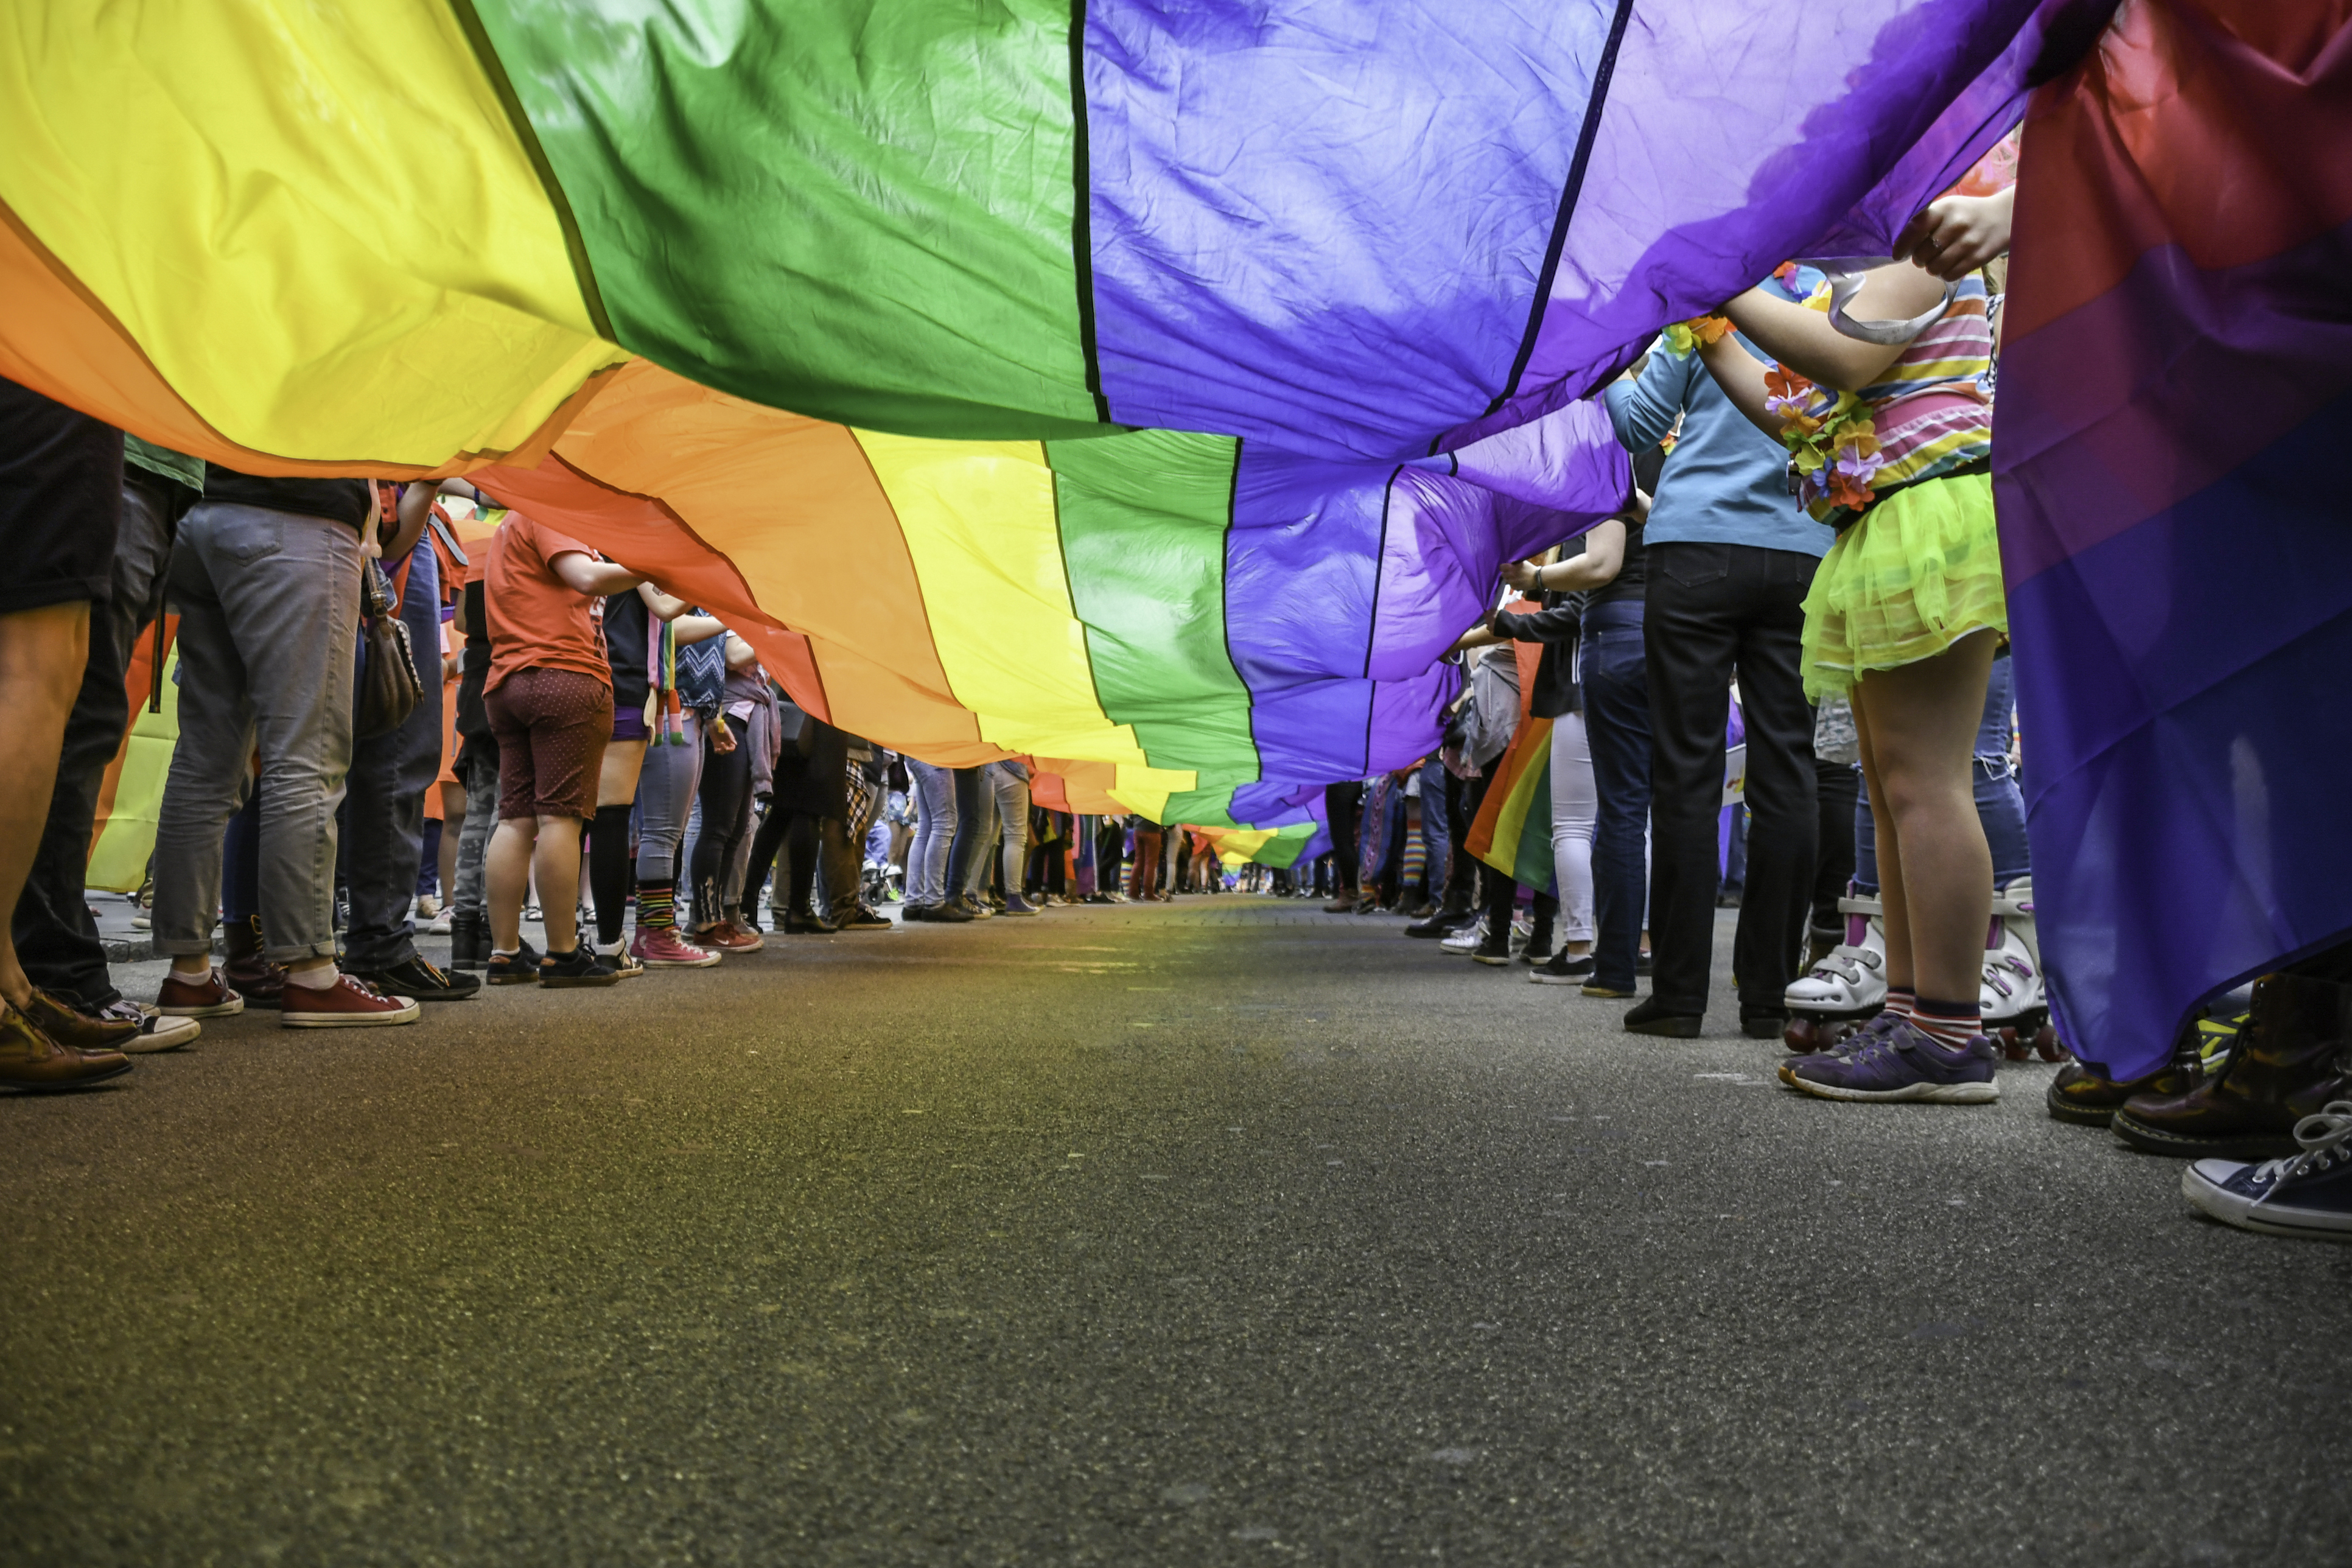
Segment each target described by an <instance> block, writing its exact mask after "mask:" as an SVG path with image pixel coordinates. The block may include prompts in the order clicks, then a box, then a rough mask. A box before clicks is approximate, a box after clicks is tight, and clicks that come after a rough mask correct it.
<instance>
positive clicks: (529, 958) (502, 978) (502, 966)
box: [487, 937, 542, 985]
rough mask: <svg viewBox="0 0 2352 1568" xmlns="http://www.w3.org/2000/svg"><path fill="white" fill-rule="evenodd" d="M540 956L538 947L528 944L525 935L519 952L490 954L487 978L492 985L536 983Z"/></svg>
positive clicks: (537, 981) (528, 939) (527, 938)
mask: <svg viewBox="0 0 2352 1568" xmlns="http://www.w3.org/2000/svg"><path fill="white" fill-rule="evenodd" d="M541 956H542V955H541V952H540V951H539V949H537V948H535V947H533V946H531V945H530V938H529V937H525V938H523V942H522V951H521V952H517V953H512V954H509V953H503V952H494V953H492V954H490V963H489V968H488V974H487V978H488V981H489V983H490V984H493V985H536V984H539V962H540V959H541Z"/></svg>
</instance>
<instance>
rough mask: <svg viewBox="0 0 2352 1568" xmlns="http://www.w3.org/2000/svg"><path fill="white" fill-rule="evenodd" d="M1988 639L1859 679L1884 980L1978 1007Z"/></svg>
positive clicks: (1985, 913) (1986, 888) (1986, 904)
mask: <svg viewBox="0 0 2352 1568" xmlns="http://www.w3.org/2000/svg"><path fill="white" fill-rule="evenodd" d="M1993 643H1994V638H1993V635H1992V634H1991V633H1990V632H1980V633H1978V634H1975V635H1973V636H1970V637H1965V638H1963V639H1962V640H1961V641H1960V642H1958V643H1957V644H1955V645H1954V646H1953V647H1950V648H1948V649H1947V650H1946V651H1945V652H1943V653H1941V654H1938V655H1937V656H1936V657H1935V658H1929V659H1922V660H1920V661H1919V662H1918V663H1916V664H1906V665H1904V666H1902V667H1900V668H1895V669H1878V670H1872V671H1871V672H1870V673H1869V674H1867V675H1865V676H1864V678H1863V679H1861V680H1860V681H1858V682H1857V683H1856V684H1855V686H1854V697H1853V705H1854V717H1855V720H1856V728H1857V729H1858V730H1859V731H1860V732H1861V735H1862V756H1863V772H1864V776H1865V777H1866V778H1867V779H1868V781H1869V784H1870V808H1871V814H1872V817H1873V820H1874V822H1876V824H1877V826H1878V881H1879V889H1880V895H1881V897H1882V899H1883V900H1884V901H1885V906H1886V960H1887V962H1886V979H1887V984H1890V985H1895V986H1901V985H1903V984H1906V981H1907V982H1908V983H1909V984H1910V985H1911V988H1912V989H1913V990H1915V991H1916V992H1917V993H1918V994H1920V995H1922V996H1932V997H1936V998H1937V999H1939V1000H1944V1001H1951V1002H1969V1003H1973V1001H1974V999H1975V997H1976V994H1977V990H1978V987H1979V984H1980V983H1981V977H1982V973H1983V966H1984V936H1985V926H1986V923H1987V922H1988V921H1990V919H1991V917H1992V854H1991V851H1990V850H1989V849H1988V848H1987V847H1985V837H1984V828H1983V826H1982V825H1981V824H1980V823H1979V821H1978V818H1977V809H1976V796H1975V795H1974V794H1973V793H1972V790H1971V784H1972V780H1971V778H1970V775H1969V759H1970V756H1971V753H1972V752H1973V751H1974V748H1975V744H1976V733H1977V727H1978V724H1979V721H1980V720H1981V719H1982V717H1983V713H1984V700H1985V681H1986V679H1987V677H1988V676H1989V675H1990V672H1991V669H1992V655H1993Z"/></svg>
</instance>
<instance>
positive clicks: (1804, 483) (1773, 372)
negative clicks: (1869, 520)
mask: <svg viewBox="0 0 2352 1568" xmlns="http://www.w3.org/2000/svg"><path fill="white" fill-rule="evenodd" d="M1764 392H1765V395H1764V406H1765V407H1766V408H1767V409H1768V410H1769V411H1770V412H1772V413H1774V414H1777V415H1779V416H1780V442H1781V445H1783V446H1785V447H1788V448H1789V475H1790V479H1792V480H1793V481H1794V482H1795V484H1794V488H1795V491H1796V496H1797V500H1798V504H1800V505H1801V506H1802V507H1803V508H1804V509H1805V510H1807V511H1808V512H1811V513H1812V514H1813V515H1814V516H1816V517H1818V516H1820V515H1822V513H1823V512H1826V511H1829V510H1832V509H1835V508H1838V507H1844V508H1847V509H1849V510H1853V511H1860V510H1863V509H1864V508H1865V507H1867V506H1869V505H1870V503H1871V502H1873V501H1874V500H1877V499H1878V495H1877V492H1876V491H1874V490H1873V489H1871V488H1870V481H1871V480H1872V479H1874V477H1876V475H1877V473H1878V470H1879V469H1880V468H1884V467H1885V462H1886V459H1885V458H1883V457H1881V456H1880V455H1879V450H1878V430H1877V427H1876V426H1874V425H1873V424H1872V423H1871V419H1870V407H1869V405H1867V404H1865V403H1864V402H1863V401H1862V399H1860V398H1858V397H1856V396H1855V395H1853V393H1851V392H1841V393H1839V394H1838V395H1836V396H1835V397H1834V398H1832V397H1831V396H1830V395H1829V394H1828V392H1827V390H1826V389H1825V388H1822V387H1819V386H1816V385H1814V384H1812V383H1811V381H1808V380H1807V379H1805V378H1804V377H1803V376H1801V375H1799V374H1797V373H1796V372H1795V371H1792V370H1788V369H1785V368H1783V367H1781V366H1780V365H1774V366H1773V367H1772V368H1771V369H1769V370H1768V371H1766V372H1765V373H1764Z"/></svg>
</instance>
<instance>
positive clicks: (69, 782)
mask: <svg viewBox="0 0 2352 1568" xmlns="http://www.w3.org/2000/svg"><path fill="white" fill-rule="evenodd" d="M171 489H172V487H170V486H169V485H167V484H166V483H165V482H164V481H163V480H159V479H154V478H152V476H150V475H149V474H148V473H147V472H146V471H145V470H144V469H141V468H126V469H125V470H124V471H123V478H122V523H121V530H120V531H119V532H118V533H117V534H116V537H115V552H114V580H113V583H112V584H111V592H112V595H113V596H112V598H111V600H110V602H109V603H106V604H98V603H92V604H91V605H90V607H89V659H88V661H87V662H86V663H85V664H84V665H83V666H82V673H81V689H80V690H79V691H78V692H76V693H75V695H74V705H73V710H72V712H70V713H69V714H68V715H67V717H66V732H65V738H64V742H63V744H62V746H61V747H60V749H59V751H58V779H57V784H55V785H54V786H53V787H52V788H51V790H50V792H49V815H48V820H47V822H46V823H44V824H43V825H42V827H41V842H40V844H39V846H38V847H37V848H36V849H35V850H34V852H33V864H32V865H31V867H30V868H28V870H27V873H26V878H25V887H24V890H23V891H22V892H21V893H19V894H18V895H17V897H16V910H14V911H13V913H12V916H11V919H10V921H9V930H10V933H11V934H12V935H13V937H14V938H15V940H16V958H17V961H18V963H21V964H23V966H24V970H25V976H26V979H28V980H30V981H31V982H32V983H33V984H36V985H37V986H39V987H40V988H41V989H42V990H44V991H47V992H48V993H49V994H51V995H54V996H57V997H58V998H60V999H61V1000H64V1001H67V1002H72V1003H76V1004H78V1005H81V1006H83V1007H87V1008H90V1009H92V1010H95V1009H97V1008H100V1007H106V1006H110V1005H113V1004H114V1003H116V1002H118V1001H120V1000H121V992H119V991H117V990H115V988H114V982H113V979H112V978H111V976H110V974H109V973H108V971H107V967H106V946H105V944H104V943H103V942H100V940H99V935H98V923H97V922H96V921H93V920H91V919H90V916H89V903H88V901H87V900H85V899H84V897H83V894H82V886H83V882H84V879H85V877H86V874H87V873H88V871H89V843H90V833H91V830H92V827H93V826H94V825H95V824H96V822H97V819H98V796H99V791H100V788H101V787H102V786H103V785H104V784H105V781H106V766H107V764H108V763H110V762H112V761H113V760H114V753H115V752H117V751H118V750H119V749H121V745H122V735H123V731H125V730H127V729H128V728H129V727H130V724H131V700H130V697H129V695H128V694H127V693H126V692H125V691H124V690H123V684H122V683H123V680H124V678H125V676H124V672H125V669H126V668H127V667H128V665H129V663H130V658H131V645H132V644H133V643H134V642H136V641H137V640H138V637H139V633H140V631H141V630H142V628H143V627H144V626H147V624H148V623H149V622H150V621H152V620H153V619H154V617H155V615H156V613H157V608H158V604H159V599H160V590H161V586H162V582H163V563H165V562H166V561H167V560H169V559H170V558H171V552H172V522H173V513H174V512H175V510H177V509H176V505H175V500H174V498H173V495H172V493H171Z"/></svg>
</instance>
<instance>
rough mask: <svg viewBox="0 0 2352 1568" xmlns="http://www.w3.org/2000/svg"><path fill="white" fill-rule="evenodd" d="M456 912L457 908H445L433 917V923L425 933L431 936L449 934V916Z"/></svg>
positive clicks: (427, 927) (426, 928)
mask: <svg viewBox="0 0 2352 1568" xmlns="http://www.w3.org/2000/svg"><path fill="white" fill-rule="evenodd" d="M456 913H457V911H456V910H446V909H445V910H442V911H441V912H440V913H439V914H437V915H435V916H434V917H433V923H432V924H431V925H428V926H426V927H425V933H426V934H427V935H429V936H447V935H448V934H449V918H450V917H451V916H452V915H454V914H456Z"/></svg>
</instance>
